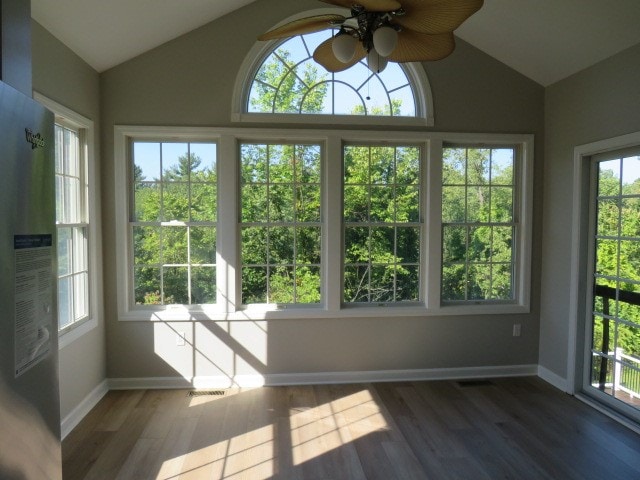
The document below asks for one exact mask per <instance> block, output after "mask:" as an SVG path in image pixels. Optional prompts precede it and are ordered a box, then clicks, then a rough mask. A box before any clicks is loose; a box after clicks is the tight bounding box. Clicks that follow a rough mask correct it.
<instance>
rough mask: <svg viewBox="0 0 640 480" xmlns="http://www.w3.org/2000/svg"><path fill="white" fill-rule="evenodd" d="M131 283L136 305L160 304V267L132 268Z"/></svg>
mask: <svg viewBox="0 0 640 480" xmlns="http://www.w3.org/2000/svg"><path fill="white" fill-rule="evenodd" d="M133 277H134V278H133V283H134V293H135V302H136V304H137V305H161V304H162V294H161V293H160V292H161V287H160V268H149V267H144V268H134V270H133Z"/></svg>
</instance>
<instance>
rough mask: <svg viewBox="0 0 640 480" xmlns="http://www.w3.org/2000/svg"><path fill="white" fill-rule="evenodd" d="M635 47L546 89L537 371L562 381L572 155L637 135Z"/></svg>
mask: <svg viewBox="0 0 640 480" xmlns="http://www.w3.org/2000/svg"><path fill="white" fill-rule="evenodd" d="M639 76H640V45H636V46H635V47H632V48H630V49H628V50H625V51H623V52H622V53H619V54H618V55H615V56H613V57H611V58H609V59H607V60H605V61H603V62H600V63H599V64H597V65H595V66H593V67H591V68H589V69H587V70H584V71H582V72H580V73H578V74H576V75H573V76H572V77H569V78H567V79H565V80H562V81H560V82H557V83H556V84H554V85H551V86H549V87H548V88H547V89H546V101H545V110H546V111H545V127H546V137H545V144H546V150H545V163H544V222H543V227H542V231H543V247H542V257H541V258H542V281H541V285H542V294H541V309H540V310H541V313H540V316H541V319H540V323H541V324H540V365H541V366H542V367H544V368H546V369H548V370H549V371H551V372H552V373H554V374H556V375H558V376H559V377H561V378H567V360H568V359H567V351H568V341H569V293H570V292H569V287H570V284H571V275H572V274H574V273H575V272H572V271H571V264H570V260H571V255H570V253H571V250H572V248H575V245H572V244H571V233H572V232H571V220H572V215H573V214H574V212H573V211H572V198H573V190H572V177H573V149H574V147H576V146H578V145H583V144H586V143H591V142H595V141H598V140H603V139H607V138H612V137H616V136H619V135H623V134H627V133H631V132H637V131H640V115H639V112H640V83H638V77H639Z"/></svg>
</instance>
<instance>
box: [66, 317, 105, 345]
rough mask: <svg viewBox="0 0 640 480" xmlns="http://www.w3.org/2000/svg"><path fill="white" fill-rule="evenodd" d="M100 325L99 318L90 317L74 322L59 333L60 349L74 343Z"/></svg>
mask: <svg viewBox="0 0 640 480" xmlns="http://www.w3.org/2000/svg"><path fill="white" fill-rule="evenodd" d="M97 326H98V320H96V319H95V318H88V319H87V320H83V321H82V322H79V323H77V324H72V325H70V326H68V327H66V329H65V330H62V331H60V332H59V333H58V350H62V349H63V348H65V347H66V346H68V345H70V344H72V343H73V342H75V341H76V340H78V339H79V338H81V337H83V336H84V335H86V334H87V333H89V332H90V331H91V330H93V329H94V328H96V327H97Z"/></svg>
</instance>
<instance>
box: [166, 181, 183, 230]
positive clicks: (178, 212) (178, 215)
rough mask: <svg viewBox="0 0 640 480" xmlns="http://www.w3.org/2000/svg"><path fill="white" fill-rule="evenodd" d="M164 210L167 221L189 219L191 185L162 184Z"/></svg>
mask: <svg viewBox="0 0 640 480" xmlns="http://www.w3.org/2000/svg"><path fill="white" fill-rule="evenodd" d="M162 210H163V217H164V220H165V221H166V222H170V221H173V220H177V221H183V222H186V221H188V220H189V185H188V184H187V183H178V182H175V183H163V184H162Z"/></svg>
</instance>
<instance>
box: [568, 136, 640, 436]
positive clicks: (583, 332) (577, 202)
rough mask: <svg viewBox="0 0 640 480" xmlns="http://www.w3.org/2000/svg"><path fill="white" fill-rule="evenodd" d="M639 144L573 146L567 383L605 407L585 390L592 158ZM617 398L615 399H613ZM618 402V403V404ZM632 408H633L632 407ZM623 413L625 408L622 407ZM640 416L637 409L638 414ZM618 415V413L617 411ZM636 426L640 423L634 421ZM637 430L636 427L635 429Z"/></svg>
mask: <svg viewBox="0 0 640 480" xmlns="http://www.w3.org/2000/svg"><path fill="white" fill-rule="evenodd" d="M638 146H640V132H634V133H630V134H627V135H621V136H618V137H614V138H609V139H605V140H600V141H597V142H592V143H588V144H584V145H579V146H576V147H575V148H574V152H573V202H572V207H573V208H572V212H573V213H572V222H571V244H572V245H574V248H573V250H572V251H571V286H570V293H569V336H568V337H569V338H568V345H567V348H568V355H567V384H566V391H567V393H569V394H572V395H575V396H578V397H585V398H584V399H585V400H587V401H589V403H592V404H593V402H594V401H595V402H598V404H599V405H601V406H603V407H605V408H606V407H612V406H613V404H611V405H609V404H608V403H609V402H607V401H606V399H601V398H598V399H595V397H594V396H592V395H587V393H586V392H585V391H584V388H583V383H584V376H585V368H587V369H588V368H590V363H588V362H587V361H586V354H585V351H586V344H587V341H590V338H589V339H587V333H589V332H590V329H589V326H588V325H587V311H588V309H590V308H591V307H590V305H591V301H592V298H591V294H592V287H591V283H592V282H591V277H590V276H589V271H590V270H591V268H592V267H591V264H592V260H593V259H592V258H590V256H589V252H590V251H591V249H590V242H591V238H590V235H591V232H592V231H593V225H592V222H593V214H592V213H593V211H592V208H593V206H592V205H591V203H592V202H591V199H592V196H591V195H592V191H593V189H594V188H595V185H594V183H595V182H594V176H593V175H592V170H593V166H594V162H593V160H592V157H593V156H594V155H597V154H601V153H606V152H611V151H615V150H622V149H625V148H630V147H638ZM611 400H615V399H613V398H612V399H611ZM618 403H619V402H616V406H618V405H617V404H618ZM629 409H631V407H629ZM620 410H621V411H622V413H623V414H624V413H625V412H624V410H625V409H624V408H622V409H620ZM636 415H637V411H636V412H635V415H634V416H636ZM614 416H615V413H614ZM634 426H635V427H636V428H638V427H637V425H635V424H634ZM634 429H635V428H634Z"/></svg>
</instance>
